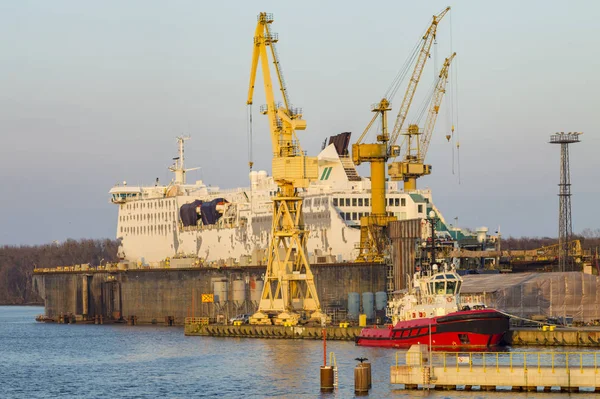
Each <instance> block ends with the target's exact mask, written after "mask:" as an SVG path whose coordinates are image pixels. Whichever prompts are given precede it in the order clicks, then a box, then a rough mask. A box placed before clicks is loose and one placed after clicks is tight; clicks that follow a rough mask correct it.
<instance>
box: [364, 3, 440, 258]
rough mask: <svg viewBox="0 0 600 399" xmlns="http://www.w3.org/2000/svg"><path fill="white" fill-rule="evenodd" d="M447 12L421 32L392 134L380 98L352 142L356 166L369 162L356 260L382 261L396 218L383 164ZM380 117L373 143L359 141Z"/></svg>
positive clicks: (392, 152)
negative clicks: (367, 210) (367, 209)
mask: <svg viewBox="0 0 600 399" xmlns="http://www.w3.org/2000/svg"><path fill="white" fill-rule="evenodd" d="M448 11H450V7H447V8H445V9H444V10H443V11H442V12H441V13H439V14H438V15H434V16H433V17H432V18H433V20H432V22H431V24H430V25H429V27H428V29H427V31H426V32H425V34H424V35H423V38H422V40H423V43H422V44H421V48H420V51H419V55H418V57H417V61H416V64H415V68H414V70H413V73H412V76H411V78H410V81H409V83H408V88H407V89H406V93H405V94H404V99H403V100H402V105H401V106H400V110H399V112H398V116H397V117H396V122H395V124H394V129H393V131H392V134H391V136H390V134H389V133H388V122H387V112H388V111H390V110H391V104H390V100H389V99H387V98H383V99H382V100H381V101H379V103H377V104H374V105H373V106H372V107H371V111H372V112H374V113H375V115H373V118H372V119H371V121H370V122H369V124H368V126H367V128H366V129H365V130H364V132H363V133H362V134H361V136H360V137H359V138H358V140H357V141H356V143H355V144H353V145H352V160H353V162H354V163H355V164H356V165H360V164H361V163H362V162H369V163H370V167H371V214H370V215H368V216H363V217H362V218H361V220H360V243H359V248H358V250H359V253H358V256H357V258H356V261H357V262H381V261H383V260H384V248H385V242H384V240H385V234H384V229H385V227H387V225H388V224H389V223H390V222H392V221H394V220H396V218H395V217H394V216H390V215H388V214H387V212H386V196H385V187H386V184H385V181H386V179H385V165H386V163H387V161H388V159H389V158H394V157H396V156H398V155H399V152H400V148H399V147H398V146H397V145H396V141H397V140H398V137H399V136H400V131H401V129H402V125H403V124H404V120H405V119H406V115H407V114H408V110H409V108H410V105H411V103H412V100H413V97H414V95H415V91H416V89H417V85H418V84H419V80H420V79H421V74H422V72H423V68H424V67H425V63H426V62H427V59H428V58H429V51H430V49H431V45H432V44H433V41H434V39H435V36H436V32H437V26H438V23H439V22H440V20H441V19H442V18H443V17H444V16H445V15H446V14H447V13H448ZM377 117H380V118H381V133H380V134H378V135H377V141H376V143H372V144H365V143H362V141H363V139H364V138H365V136H366V134H367V132H368V131H369V129H370V128H371V126H372V125H373V123H374V122H375V120H376V119H377Z"/></svg>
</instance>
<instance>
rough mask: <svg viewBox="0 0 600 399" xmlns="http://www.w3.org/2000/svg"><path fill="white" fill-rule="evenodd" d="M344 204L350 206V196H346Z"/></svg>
mask: <svg viewBox="0 0 600 399" xmlns="http://www.w3.org/2000/svg"><path fill="white" fill-rule="evenodd" d="M346 206H350V198H346Z"/></svg>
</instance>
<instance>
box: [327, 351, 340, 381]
mask: <svg viewBox="0 0 600 399" xmlns="http://www.w3.org/2000/svg"><path fill="white" fill-rule="evenodd" d="M329 364H330V365H331V367H333V388H334V389H338V381H339V380H338V368H337V361H336V360H335V353H333V352H329Z"/></svg>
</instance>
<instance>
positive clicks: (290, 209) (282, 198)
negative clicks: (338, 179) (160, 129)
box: [247, 12, 324, 325]
mask: <svg viewBox="0 0 600 399" xmlns="http://www.w3.org/2000/svg"><path fill="white" fill-rule="evenodd" d="M272 22H273V15H272V14H267V13H264V12H263V13H260V14H259V15H258V23H257V25H256V31H255V34H254V51H253V54H252V67H251V70H250V86H249V89H248V101H247V104H248V105H252V100H253V95H254V83H255V80H256V74H257V69H258V63H259V61H260V66H261V70H262V75H263V84H264V88H265V95H266V99H267V104H266V105H264V106H262V107H261V113H262V114H265V115H267V116H268V117H269V128H270V133H271V143H272V146H273V161H272V173H273V179H274V180H275V182H276V183H277V185H278V186H279V189H278V191H277V194H276V195H275V197H274V198H273V224H272V229H271V240H270V243H269V250H268V251H269V252H268V262H267V271H266V274H265V283H264V288H263V292H262V297H261V300H260V303H259V306H258V311H257V312H256V313H255V314H254V315H253V316H252V317H251V318H250V323H252V324H271V323H272V322H274V323H275V324H287V325H295V324H297V323H298V321H299V319H300V316H301V313H304V314H305V315H309V316H310V318H311V319H318V320H319V322H320V321H321V319H322V318H323V317H324V315H323V314H322V313H321V306H320V303H319V298H318V296H317V290H316V287H315V283H314V278H313V274H312V272H311V270H310V264H309V262H308V257H307V251H306V240H307V239H308V231H307V230H305V227H304V226H305V225H304V220H303V215H302V198H301V197H300V196H299V195H298V189H302V188H306V187H308V185H309V182H310V181H311V180H315V179H317V177H318V161H317V157H308V156H306V155H304V152H303V151H302V148H301V147H300V143H299V141H298V138H297V136H296V130H304V129H306V121H304V120H303V119H302V110H301V109H300V108H294V107H292V106H291V103H290V99H289V94H288V90H287V88H286V85H285V80H284V79H283V73H282V70H281V64H280V62H279V57H278V55H277V51H276V48H275V43H277V41H278V37H277V34H276V33H273V32H271V28H270V25H271V23H272ZM269 53H270V54H271V57H272V60H273V61H272V62H273V64H274V66H275V72H276V75H277V80H278V82H279V88H280V91H281V94H282V97H283V103H276V101H275V95H274V93H273V84H272V81H271V71H270V66H269Z"/></svg>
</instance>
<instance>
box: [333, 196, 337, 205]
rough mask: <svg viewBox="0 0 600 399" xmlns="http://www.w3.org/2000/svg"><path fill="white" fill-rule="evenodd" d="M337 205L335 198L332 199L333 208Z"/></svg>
mask: <svg viewBox="0 0 600 399" xmlns="http://www.w3.org/2000/svg"><path fill="white" fill-rule="evenodd" d="M337 204H338V199H337V198H334V199H333V206H337Z"/></svg>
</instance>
